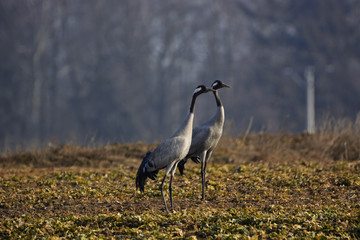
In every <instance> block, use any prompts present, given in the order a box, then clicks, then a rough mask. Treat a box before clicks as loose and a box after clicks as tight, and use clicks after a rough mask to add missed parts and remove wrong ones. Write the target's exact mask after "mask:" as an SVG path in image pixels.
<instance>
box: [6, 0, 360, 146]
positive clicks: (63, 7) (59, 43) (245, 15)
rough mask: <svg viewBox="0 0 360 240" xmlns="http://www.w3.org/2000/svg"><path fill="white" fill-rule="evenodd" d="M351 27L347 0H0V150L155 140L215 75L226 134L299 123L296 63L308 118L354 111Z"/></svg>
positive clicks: (204, 107) (359, 103)
mask: <svg viewBox="0 0 360 240" xmlns="http://www.w3.org/2000/svg"><path fill="white" fill-rule="evenodd" d="M359 26H360V2H359V1H354V0H344V1H337V0H328V1H321V0H303V1H285V0H269V1H261V0H227V1H205V0H184V1H175V0H170V1H160V0H153V1H146V0H131V1H130V0H128V1H127V0H123V1H115V0H108V1H98V0H87V1H81V0H59V1H43V0H21V1H20V0H14V1H7V0H0V52H1V54H0V116H1V117H0V149H9V148H28V147H30V146H34V145H35V146H42V145H44V144H47V143H48V142H49V141H56V142H59V143H64V142H69V141H71V142H73V143H76V144H88V143H90V142H96V143H97V144H98V143H108V142H136V141H145V142H154V141H158V140H161V139H163V138H165V137H168V136H169V135H171V134H172V133H173V132H174V131H175V130H176V129H177V127H178V126H179V125H180V123H181V121H182V120H183V119H184V117H185V115H186V111H187V108H188V106H189V104H190V98H191V94H192V91H193V89H194V88H195V87H196V86H197V85H198V84H206V85H208V86H210V84H211V83H212V82H213V81H214V80H215V79H220V80H222V81H223V82H225V83H227V84H229V85H231V86H232V88H231V89H225V90H221V92H220V96H221V98H222V100H223V103H224V105H225V109H226V117H227V124H226V128H227V129H228V130H227V134H229V135H232V136H236V135H240V134H242V133H244V132H245V131H246V129H247V128H248V127H249V123H250V122H251V123H252V124H251V131H265V132H287V133H288V132H290V133H295V134H297V133H301V132H303V131H304V130H305V129H306V81H305V79H304V73H305V72H306V71H307V70H308V69H313V70H314V73H315V80H316V81H315V93H316V97H315V100H316V101H315V102H316V105H315V110H316V124H317V129H318V130H321V126H322V125H323V124H324V123H326V122H329V119H330V121H331V119H349V120H350V121H356V119H358V120H359V119H360V118H359V117H357V115H358V113H359V112H360V97H359V96H360V80H359V76H360V44H359V43H360V31H359ZM215 109H216V108H215V100H214V99H213V96H212V95H211V94H207V95H204V96H201V97H200V98H199V100H198V102H197V106H196V119H195V122H196V123H200V122H201V121H203V120H204V119H207V118H208V117H209V116H211V115H212V114H213V113H214V112H215Z"/></svg>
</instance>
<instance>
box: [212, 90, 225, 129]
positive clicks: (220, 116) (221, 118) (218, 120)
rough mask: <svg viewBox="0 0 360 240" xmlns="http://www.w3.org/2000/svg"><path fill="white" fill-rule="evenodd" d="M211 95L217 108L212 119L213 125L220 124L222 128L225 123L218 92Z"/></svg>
mask: <svg viewBox="0 0 360 240" xmlns="http://www.w3.org/2000/svg"><path fill="white" fill-rule="evenodd" d="M213 93H214V96H215V100H216V106H217V110H216V113H215V115H214V117H213V119H214V121H215V123H217V124H220V125H221V126H222V125H224V121H225V111H224V106H223V105H222V102H221V99H220V97H219V93H218V91H215V92H213Z"/></svg>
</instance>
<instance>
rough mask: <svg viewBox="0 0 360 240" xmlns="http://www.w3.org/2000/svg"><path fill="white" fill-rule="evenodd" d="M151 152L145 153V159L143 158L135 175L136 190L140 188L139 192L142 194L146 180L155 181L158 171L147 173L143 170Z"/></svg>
mask: <svg viewBox="0 0 360 240" xmlns="http://www.w3.org/2000/svg"><path fill="white" fill-rule="evenodd" d="M150 154H151V152H150V151H149V152H147V153H146V155H145V157H144V158H143V160H142V162H141V164H140V167H139V169H138V171H137V174H136V189H139V188H140V191H141V192H144V186H145V183H146V179H147V178H150V179H152V180H155V178H156V176H157V173H158V172H159V170H156V171H153V172H148V171H147V170H146V168H145V165H146V163H147V162H148V161H149V156H150Z"/></svg>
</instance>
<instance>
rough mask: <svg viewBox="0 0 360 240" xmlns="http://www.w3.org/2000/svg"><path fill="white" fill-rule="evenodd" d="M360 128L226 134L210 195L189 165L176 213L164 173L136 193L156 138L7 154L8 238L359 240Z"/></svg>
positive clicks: (2, 196) (0, 201)
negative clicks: (164, 193) (165, 193)
mask: <svg viewBox="0 0 360 240" xmlns="http://www.w3.org/2000/svg"><path fill="white" fill-rule="evenodd" d="M359 129H360V127H359V121H357V122H355V123H352V124H350V123H349V122H346V121H344V122H341V123H340V122H337V123H336V124H329V125H328V126H324V127H323V128H322V131H321V132H319V133H317V134H313V135H310V134H301V135H287V134H273V135H271V134H265V133H259V134H250V135H247V136H246V137H239V138H229V137H224V138H223V139H222V140H221V142H220V143H219V145H218V147H217V148H216V150H215V152H214V154H213V157H212V160H211V164H210V166H209V167H208V177H207V201H205V202H203V201H200V200H199V198H200V191H201V188H200V170H199V166H198V165H195V164H194V163H189V164H188V166H187V169H186V171H185V176H183V177H180V176H178V175H177V176H176V177H175V178H174V204H175V206H174V210H175V212H174V213H173V214H171V215H170V216H167V215H166V214H165V213H164V208H163V203H162V199H161V195H160V191H159V190H158V188H159V184H160V179H161V177H162V176H163V172H160V176H159V178H158V180H157V181H155V182H154V181H149V182H148V184H147V186H146V191H145V193H139V192H137V191H135V184H134V179H135V173H136V170H137V167H138V166H139V163H140V161H141V159H142V156H143V155H144V154H145V153H146V151H148V150H152V149H154V147H155V146H156V144H144V143H134V144H112V145H107V146H104V147H96V148H91V147H79V146H71V145H63V146H57V145H51V146H48V147H47V148H46V149H44V150H42V151H34V152H18V153H9V154H6V155H3V156H2V157H0V166H1V168H0V215H1V216H2V218H1V220H0V238H1V239H13V238H29V239H30V238H36V237H39V238H51V237H55V238H57V237H60V238H62V237H63V238H93V239H98V238H111V237H115V238H139V239H141V238H153V239H156V238H169V239H182V238H185V239H196V238H199V239H202V238H205V239H208V238H213V239H224V238H225V239H243V238H250V237H255V238H316V239H318V238H319V239H322V238H359V237H360V205H359V202H360V177H359V173H360V131H359ZM190 162H191V161H190Z"/></svg>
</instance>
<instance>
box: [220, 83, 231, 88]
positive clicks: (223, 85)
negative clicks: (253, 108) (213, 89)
mask: <svg viewBox="0 0 360 240" xmlns="http://www.w3.org/2000/svg"><path fill="white" fill-rule="evenodd" d="M222 87H226V88H231V86H229V85H226V84H225V83H223V84H222Z"/></svg>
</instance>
